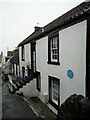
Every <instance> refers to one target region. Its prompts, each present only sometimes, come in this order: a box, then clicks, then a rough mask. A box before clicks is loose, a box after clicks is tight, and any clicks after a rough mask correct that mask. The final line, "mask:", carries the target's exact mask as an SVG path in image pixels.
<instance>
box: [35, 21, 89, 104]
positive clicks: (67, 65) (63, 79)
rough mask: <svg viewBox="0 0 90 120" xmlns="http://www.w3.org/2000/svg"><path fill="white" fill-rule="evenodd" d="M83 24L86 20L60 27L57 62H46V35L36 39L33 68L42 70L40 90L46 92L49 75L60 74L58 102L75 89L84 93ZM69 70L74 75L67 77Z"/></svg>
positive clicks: (58, 75)
mask: <svg viewBox="0 0 90 120" xmlns="http://www.w3.org/2000/svg"><path fill="white" fill-rule="evenodd" d="M86 24H87V21H86V20H85V21H83V22H80V23H77V24H75V25H73V26H70V27H68V28H65V29H63V30H61V31H59V60H60V65H59V66H58V65H49V64H47V61H48V37H47V36H46V37H44V38H41V39H40V40H38V41H36V70H37V71H39V72H40V73H41V93H42V94H43V93H46V94H48V75H50V76H53V77H56V78H59V79H60V104H61V103H63V102H64V101H65V99H66V98H67V97H69V96H70V95H72V94H74V93H76V94H82V95H84V96H85V91H86V90H85V89H86V88H85V76H86ZM68 70H72V71H73V72H74V77H73V79H70V78H68V77H67V71H68ZM39 97H42V96H41V95H39ZM41 99H43V98H41ZM48 106H50V105H48Z"/></svg>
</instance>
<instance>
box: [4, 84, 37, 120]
mask: <svg viewBox="0 0 90 120" xmlns="http://www.w3.org/2000/svg"><path fill="white" fill-rule="evenodd" d="M2 118H38V117H37V116H36V115H35V114H34V112H33V111H32V110H31V108H30V107H29V106H28V105H27V103H26V102H25V101H24V100H23V99H21V98H20V97H19V96H16V95H12V94H10V93H9V91H8V84H7V82H4V85H3V86H2Z"/></svg>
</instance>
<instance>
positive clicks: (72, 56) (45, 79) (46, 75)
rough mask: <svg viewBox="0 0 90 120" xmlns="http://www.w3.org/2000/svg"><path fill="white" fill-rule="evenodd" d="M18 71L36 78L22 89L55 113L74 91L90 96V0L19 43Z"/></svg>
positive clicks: (37, 28) (38, 28) (21, 74)
mask: <svg viewBox="0 0 90 120" xmlns="http://www.w3.org/2000/svg"><path fill="white" fill-rule="evenodd" d="M18 49H19V67H16V69H15V70H17V71H19V72H17V73H18V75H20V76H21V77H23V78H25V76H27V77H28V76H29V78H30V76H31V77H32V79H31V80H30V82H29V83H27V84H26V85H25V86H24V87H23V88H21V91H23V93H24V94H25V95H27V96H29V97H35V96H37V97H38V98H39V99H40V100H41V101H42V102H44V103H45V104H46V106H48V107H49V108H50V109H51V110H52V111H53V112H54V113H56V114H57V110H58V107H59V106H60V105H61V104H62V103H63V102H64V101H65V100H66V98H68V97H69V96H70V95H72V94H74V93H75V94H81V95H84V96H87V97H90V2H83V3H81V4H80V5H78V6H77V7H75V8H73V9H72V10H70V11H68V12H67V13H65V14H63V15H62V16H60V17H58V18H57V19H55V20H54V21H52V22H50V23H49V24H47V25H46V26H44V27H37V26H36V27H35V31H34V32H33V33H32V34H31V35H30V36H28V37H27V38H26V39H25V40H23V41H22V42H21V43H20V44H19V45H18Z"/></svg>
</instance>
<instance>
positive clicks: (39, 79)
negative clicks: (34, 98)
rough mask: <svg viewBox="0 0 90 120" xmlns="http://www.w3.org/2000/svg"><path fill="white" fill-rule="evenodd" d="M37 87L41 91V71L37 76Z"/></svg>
mask: <svg viewBox="0 0 90 120" xmlns="http://www.w3.org/2000/svg"><path fill="white" fill-rule="evenodd" d="M36 89H37V90H38V91H39V92H41V75H40V72H38V76H37V81H36Z"/></svg>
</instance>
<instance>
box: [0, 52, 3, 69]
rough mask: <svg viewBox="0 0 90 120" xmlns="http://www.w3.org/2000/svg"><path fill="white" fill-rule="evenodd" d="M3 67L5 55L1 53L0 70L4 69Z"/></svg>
mask: <svg viewBox="0 0 90 120" xmlns="http://www.w3.org/2000/svg"><path fill="white" fill-rule="evenodd" d="M2 66H3V53H2V52H1V55H0V68H2Z"/></svg>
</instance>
